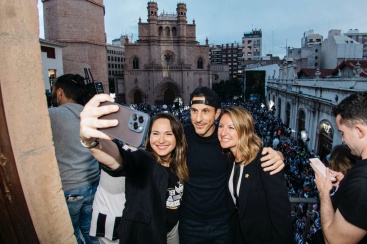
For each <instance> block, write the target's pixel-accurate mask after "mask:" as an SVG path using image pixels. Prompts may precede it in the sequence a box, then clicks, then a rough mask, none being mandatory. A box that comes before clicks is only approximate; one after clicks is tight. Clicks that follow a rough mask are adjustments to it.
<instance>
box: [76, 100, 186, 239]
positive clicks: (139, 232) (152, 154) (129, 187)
mask: <svg viewBox="0 0 367 244" xmlns="http://www.w3.org/2000/svg"><path fill="white" fill-rule="evenodd" d="M104 101H110V102H112V101H113V99H112V98H111V97H110V96H108V95H107V94H99V95H96V96H95V97H93V98H92V99H91V100H90V102H89V103H88V104H86V106H85V108H84V110H83V112H82V113H81V122H80V137H81V140H82V142H83V143H84V144H85V145H88V147H89V149H90V151H91V152H92V154H93V155H94V157H95V158H96V159H97V160H98V161H99V162H100V163H101V167H102V169H103V170H105V171H106V172H107V173H108V174H110V175H112V176H125V177H126V182H125V186H126V191H125V196H126V203H125V208H124V210H123V213H122V218H121V222H120V225H119V234H118V235H119V239H120V243H178V240H179V237H178V221H179V214H180V204H181V198H182V193H183V184H184V182H185V181H187V179H188V170H187V165H186V148H187V144H186V139H185V134H184V130H183V126H182V124H181V123H180V121H179V120H178V119H177V118H176V117H175V116H174V115H173V114H170V113H159V114H157V115H155V116H154V117H153V119H152V121H151V124H150V127H149V131H148V135H147V140H146V150H142V149H138V150H136V151H133V152H132V151H128V150H124V149H122V148H121V147H120V146H118V145H117V144H115V143H114V142H113V141H111V138H110V137H109V136H107V135H106V134H104V133H103V132H101V131H99V130H98V128H106V127H110V126H115V125H117V123H118V121H117V120H103V119H98V118H99V117H101V116H102V115H105V114H109V113H111V112H116V111H117V110H118V106H117V105H109V106H101V107H99V105H100V103H101V102H104ZM92 144H93V145H92ZM98 144H100V145H101V146H98Z"/></svg>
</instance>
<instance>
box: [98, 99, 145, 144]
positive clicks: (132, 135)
mask: <svg viewBox="0 0 367 244" xmlns="http://www.w3.org/2000/svg"><path fill="white" fill-rule="evenodd" d="M112 104H114V105H119V106H120V109H119V110H118V111H117V112H115V113H112V114H107V115H104V116H101V117H100V119H117V120H118V121H119V123H118V125H117V126H114V127H109V128H103V129H99V130H100V131H103V132H104V133H106V134H107V135H109V136H112V137H113V138H116V139H118V140H120V141H122V142H124V143H126V144H128V145H130V146H133V147H136V148H138V147H141V146H142V145H143V143H144V140H145V137H146V134H147V132H148V129H149V125H150V116H149V114H147V113H144V112H141V111H138V110H135V109H132V108H130V107H127V106H122V105H120V104H117V103H111V102H103V103H102V104H101V105H100V106H105V105H112Z"/></svg>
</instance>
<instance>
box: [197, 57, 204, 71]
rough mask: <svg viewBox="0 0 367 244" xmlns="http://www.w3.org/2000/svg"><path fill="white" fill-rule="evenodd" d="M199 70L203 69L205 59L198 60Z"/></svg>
mask: <svg viewBox="0 0 367 244" xmlns="http://www.w3.org/2000/svg"><path fill="white" fill-rule="evenodd" d="M198 69H203V59H202V58H201V57H200V58H198Z"/></svg>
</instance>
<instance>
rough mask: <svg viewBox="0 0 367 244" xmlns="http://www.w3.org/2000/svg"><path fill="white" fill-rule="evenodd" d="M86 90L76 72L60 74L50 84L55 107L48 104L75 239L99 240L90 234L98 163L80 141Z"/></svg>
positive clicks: (97, 180) (96, 241)
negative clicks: (81, 115) (81, 113)
mask: <svg viewBox="0 0 367 244" xmlns="http://www.w3.org/2000/svg"><path fill="white" fill-rule="evenodd" d="M86 93H87V90H86V88H85V83H84V78H83V77H82V76H80V75H78V74H65V75H62V76H60V77H59V78H58V79H57V80H56V82H55V83H54V84H53V87H52V101H53V105H54V107H51V108H49V110H48V111H49V115H50V120H51V129H52V136H53V141H54V145H55V153H56V159H57V163H58V166H59V170H60V176H61V182H62V188H63V190H64V195H65V200H66V204H67V206H68V209H69V214H70V217H71V221H72V224H73V227H74V234H75V236H76V239H77V241H78V243H83V242H82V238H81V236H80V232H81V233H82V235H83V238H84V240H85V242H86V243H98V240H97V238H94V237H90V236H89V229H90V222H91V218H92V204H93V199H94V194H95V192H96V189H97V186H98V182H99V165H98V162H97V160H96V159H95V158H94V157H93V156H92V154H91V153H90V152H89V150H88V149H86V148H85V147H83V146H82V145H80V141H79V128H80V112H81V111H82V110H83V106H82V105H81V104H80V103H83V102H84V101H85V96H86Z"/></svg>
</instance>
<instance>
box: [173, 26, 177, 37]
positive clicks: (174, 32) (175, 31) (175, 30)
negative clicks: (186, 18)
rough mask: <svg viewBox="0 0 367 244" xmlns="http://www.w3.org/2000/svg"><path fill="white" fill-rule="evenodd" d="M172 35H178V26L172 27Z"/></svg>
mask: <svg viewBox="0 0 367 244" xmlns="http://www.w3.org/2000/svg"><path fill="white" fill-rule="evenodd" d="M172 36H177V29H176V27H173V28H172Z"/></svg>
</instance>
